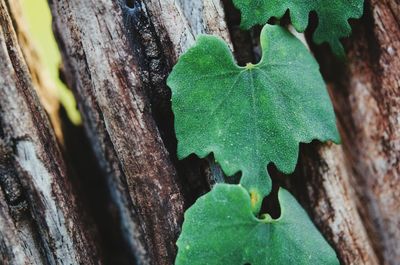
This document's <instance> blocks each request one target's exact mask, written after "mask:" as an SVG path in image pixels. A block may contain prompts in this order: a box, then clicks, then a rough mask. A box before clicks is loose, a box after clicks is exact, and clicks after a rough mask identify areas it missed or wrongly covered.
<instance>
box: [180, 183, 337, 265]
mask: <svg viewBox="0 0 400 265" xmlns="http://www.w3.org/2000/svg"><path fill="white" fill-rule="evenodd" d="M279 201H280V205H281V217H280V218H279V219H277V220H273V219H271V217H270V216H269V215H265V216H264V217H263V218H262V219H258V218H256V217H255V216H254V215H253V214H252V210H251V205H250V196H249V194H248V192H247V191H246V190H245V189H244V188H242V187H240V186H239V185H228V184H217V185H216V186H215V187H214V189H213V190H212V191H211V192H210V193H208V194H206V195H204V196H203V197H201V198H199V199H198V200H197V202H196V203H195V204H194V205H193V206H192V207H191V208H190V209H189V210H188V211H187V212H186V213H185V222H184V224H183V229H182V234H181V236H180V237H179V239H178V242H177V245H178V250H179V251H178V256H177V258H176V262H175V264H176V265H189V264H190V265H197V264H198V265H204V264H208V265H214V264H215V265H220V264H221V265H225V264H232V265H236V264H237V265H243V264H246V263H250V264H251V265H287V264H296V265H305V264H310V265H316V264H318V265H319V264H320V265H332V264H335V265H336V264H339V262H338V260H337V258H336V254H335V252H334V251H333V249H332V248H331V247H330V246H329V245H328V243H327V242H326V241H325V240H324V238H323V237H322V236H321V234H320V233H319V232H318V230H317V229H316V228H315V226H314V225H313V223H312V222H311V221H310V219H309V218H308V216H307V214H306V212H305V211H304V210H303V209H302V208H301V206H300V205H299V204H298V203H297V201H296V200H295V199H294V198H293V197H292V195H290V193H289V192H287V191H286V190H283V189H280V191H279Z"/></svg>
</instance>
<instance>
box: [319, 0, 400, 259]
mask: <svg viewBox="0 0 400 265" xmlns="http://www.w3.org/2000/svg"><path fill="white" fill-rule="evenodd" d="M399 6H400V3H399V1H398V0H385V1H376V0H370V1H366V9H365V10H366V13H365V15H364V17H363V19H362V20H361V21H360V22H358V23H356V26H355V27H354V32H353V34H352V37H351V38H350V40H349V41H347V42H346V49H347V51H348V53H347V56H348V62H347V65H346V66H345V67H343V66H342V65H339V66H338V65H331V64H332V63H331V62H330V61H329V60H326V59H325V60H324V58H323V57H322V59H321V62H322V67H323V69H325V71H326V72H331V74H330V75H331V76H329V74H327V76H329V79H330V81H331V82H332V84H333V88H332V94H333V98H334V104H335V107H336V109H337V112H338V119H339V121H340V126H341V127H342V132H343V134H342V137H343V146H344V149H345V151H346V158H347V160H348V161H349V164H350V167H351V169H352V175H353V177H352V179H351V181H352V182H351V183H352V185H353V186H354V188H355V189H356V193H357V195H358V198H359V201H358V209H359V212H360V213H361V216H362V219H363V222H364V223H365V224H366V227H367V230H368V233H369V234H370V237H371V239H372V240H373V243H374V247H375V250H376V253H377V254H378V255H379V258H380V262H382V263H383V264H390V265H395V264H400V215H399V209H400V160H399V159H400V118H399V117H400V74H399V73H400V59H399V58H400V26H399V25H400V24H399V22H400V19H399V18H400V8H399ZM335 69H336V70H335Z"/></svg>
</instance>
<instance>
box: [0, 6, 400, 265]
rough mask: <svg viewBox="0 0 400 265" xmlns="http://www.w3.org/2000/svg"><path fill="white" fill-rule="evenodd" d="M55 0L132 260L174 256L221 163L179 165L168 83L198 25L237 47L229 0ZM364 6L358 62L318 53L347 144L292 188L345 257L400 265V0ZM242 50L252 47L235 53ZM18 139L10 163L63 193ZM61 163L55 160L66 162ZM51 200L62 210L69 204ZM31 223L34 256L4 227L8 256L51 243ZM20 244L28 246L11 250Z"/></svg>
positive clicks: (68, 61) (317, 155) (5, 217)
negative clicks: (187, 217)
mask: <svg viewBox="0 0 400 265" xmlns="http://www.w3.org/2000/svg"><path fill="white" fill-rule="evenodd" d="M0 1H3V0H0ZM49 2H50V5H51V8H52V13H53V16H54V28H55V32H56V35H57V39H58V42H59V45H60V48H61V50H62V53H63V60H64V64H65V69H66V72H65V74H66V80H67V82H68V84H69V86H70V87H72V88H73V89H74V92H75V95H76V98H77V100H78V105H79V108H80V110H81V112H82V114H83V118H84V126H85V128H86V134H87V136H88V139H89V140H90V142H91V145H92V148H93V150H94V153H95V154H96V159H97V162H98V163H99V165H100V167H101V168H102V171H103V172H102V173H103V175H104V177H105V178H106V180H107V183H108V186H109V190H110V193H111V195H112V197H113V204H114V205H115V206H116V207H117V208H118V213H119V219H120V229H121V231H122V233H123V234H124V236H125V241H126V243H127V245H128V247H129V250H130V252H131V254H132V258H133V260H134V262H135V263H136V264H172V263H173V261H174V257H175V254H176V247H175V241H176V238H177V236H178V234H179V231H180V225H181V222H182V216H183V210H184V209H185V208H186V207H187V206H188V205H190V204H191V203H192V202H193V198H196V197H197V196H198V195H200V194H201V193H202V192H204V191H206V190H207V189H208V188H209V187H208V185H207V183H200V184H198V185H199V187H198V189H199V190H196V191H195V188H196V187H195V186H196V185H197V184H194V183H193V182H196V181H198V182H201V181H200V179H205V178H207V177H210V175H213V173H208V174H207V173H205V172H212V171H215V164H213V163H212V162H211V163H205V165H202V164H201V163H199V161H197V160H196V159H194V160H193V159H188V161H183V162H178V161H176V158H175V151H176V150H175V144H176V139H175V137H174V132H173V121H172V119H173V116H172V112H171V109H170V102H169V99H170V91H169V89H168V88H167V87H166V85H165V79H166V77H167V75H168V73H169V71H170V70H171V68H172V66H173V65H174V64H175V63H176V60H177V58H178V57H179V56H180V55H181V54H182V53H184V52H185V51H186V50H187V49H188V48H189V47H191V46H192V45H193V44H194V41H195V39H196V36H197V35H198V34H201V33H210V34H214V35H218V36H220V37H222V38H223V39H224V40H226V41H227V42H228V43H229V45H230V46H231V47H232V46H235V44H231V42H230V38H229V32H228V29H227V25H226V22H225V14H224V9H223V7H222V5H221V3H220V1H218V0H204V1H199V0H189V1H185V0H165V1H164V0H163V1H159V0H148V1H140V0H137V1H129V0H128V1H124V0H118V1H112V0H101V1H96V2H92V1H79V0H72V1H60V0H50V1H49ZM224 3H228V1H224ZM226 10H229V9H226ZM366 10H367V14H366V15H365V16H364V19H363V20H362V21H361V22H360V23H358V24H357V25H356V29H355V33H354V36H353V37H352V38H351V41H350V42H346V47H347V49H348V51H349V52H348V57H349V60H348V62H347V65H346V66H343V65H342V64H339V65H335V64H334V63H332V61H334V60H332V59H331V58H330V57H329V55H327V54H329V52H328V53H327V52H326V51H324V52H323V53H322V54H321V52H318V51H317V52H316V57H317V58H318V59H319V61H320V62H321V65H322V72H324V74H325V76H326V80H327V81H329V88H330V89H329V90H330V92H331V95H332V97H333V99H334V105H335V110H336V112H337V113H338V120H339V127H340V130H341V134H342V137H343V146H336V145H332V144H325V145H322V144H312V145H311V146H308V147H306V148H305V149H304V150H303V152H302V156H301V158H300V160H301V166H300V172H297V174H296V175H298V176H293V178H296V177H298V179H296V180H291V181H290V182H291V183H290V184H289V185H290V187H291V190H292V191H294V193H295V194H296V195H297V196H298V198H300V200H301V201H302V203H303V205H305V207H306V208H307V209H308V211H309V213H310V214H311V217H312V219H313V221H314V222H315V223H316V224H317V226H318V227H319V228H320V229H321V232H322V233H323V234H324V236H325V237H326V238H327V239H328V241H329V242H330V244H331V245H332V246H333V247H334V248H335V250H336V251H337V253H338V256H339V257H340V259H341V261H342V262H343V264H385V265H386V264H387V265H397V264H399V263H400V262H399V249H400V246H399V242H400V240H399V239H400V236H399V233H400V232H399V227H400V221H399V218H400V217H399V215H398V214H397V212H398V209H399V208H400V205H399V200H400V195H399V187H400V186H399V184H400V183H399V170H400V166H399V157H400V146H399V141H400V140H399V139H400V136H399V132H400V128H399V127H400V126H399V118H398V117H399V109H400V103H399V100H398V99H399V91H400V90H399V83H400V81H399V74H398V73H399V71H400V65H399V64H400V62H399V61H400V60H399V59H398V58H399V51H400V44H399V38H400V33H399V27H398V25H399V17H400V13H399V12H400V9H399V3H398V1H397V0H385V1H376V0H370V1H367V5H366ZM229 23H231V22H230V21H229V20H228V24H229ZM229 26H230V27H231V26H232V25H229ZM231 33H232V32H231ZM232 35H233V36H235V38H236V35H240V36H242V37H243V36H244V39H246V38H250V34H249V35H248V36H247V37H246V35H243V34H242V33H240V32H238V31H237V30H236V31H235V33H234V34H232ZM0 36H1V35H0ZM244 39H241V40H240V41H241V42H244ZM0 40H1V39H0ZM234 41H235V40H234ZM248 41H249V43H251V44H252V45H253V44H254V43H256V42H253V41H252V40H251V39H248ZM235 47H240V45H238V46H235ZM248 50H250V51H251V50H253V52H254V50H257V49H255V48H254V47H253V48H252V49H251V48H249V49H248ZM246 52H248V51H246ZM236 55H237V56H239V57H240V56H241V55H242V54H241V52H240V51H236ZM243 55H244V54H243ZM248 57H249V56H248V55H244V56H243V58H248ZM254 57H255V58H257V54H256V55H255V56H254ZM326 58H328V60H327V59H326ZM377 73H379V74H377ZM0 79H1V78H0ZM7 96H9V97H10V98H11V95H7ZM14 97H15V95H14ZM1 104H4V103H3V102H2V103H0V105H1ZM21 106H23V104H21ZM33 113H35V112H33ZM28 116H29V115H28ZM0 117H1V115H0ZM42 118H43V117H42ZM47 126H48V125H47ZM33 134H34V132H33ZM18 139H19V138H18ZM8 145H9V144H4V146H5V147H4V148H3V150H9V147H8ZM0 147H1V145H0ZM12 147H13V149H12V150H13V152H14V155H13V156H12V157H13V158H12V159H11V160H7V159H5V160H1V161H0V162H1V163H3V165H4V163H5V164H7V163H9V164H10V165H12V166H9V167H11V168H13V167H14V165H17V166H18V168H17V169H16V172H17V173H16V174H25V173H26V172H28V173H29V172H30V173H31V175H34V174H35V172H36V173H37V172H40V176H42V178H38V177H37V180H38V181H41V182H37V183H36V184H37V185H38V186H39V184H40V186H41V187H42V189H41V190H39V193H40V194H43V195H44V196H45V197H46V196H49V194H51V193H49V190H50V189H52V188H53V189H55V190H57V189H58V187H57V185H56V187H53V186H52V185H50V186H49V185H48V179H50V178H51V176H49V174H47V173H48V172H47V171H46V168H43V167H42V165H41V161H42V159H43V158H42V157H41V156H43V155H45V158H47V156H46V154H42V153H39V154H40V155H37V154H38V151H37V150H36V149H35V148H37V147H33V146H32V142H31V141H30V138H28V140H27V139H26V138H21V139H19V141H18V142H12ZM0 151H1V150H0ZM0 155H1V154H0ZM4 157H5V156H4ZM55 157H57V155H56V156H55ZM0 159H1V157H0ZM55 160H56V161H53V163H58V162H59V161H58V160H57V159H55ZM7 161H8V162H7ZM10 161H11V162H10ZM57 161H58V162H57ZM32 163H33V164H34V165H35V166H32ZM60 163H62V162H60ZM45 165H47V164H45ZM210 166H211V167H210ZM201 167H205V170H204V168H203V169H200V168H201ZM182 168H183V169H182ZM1 170H4V167H3V168H1V167H0V171H1ZM61 171H62V172H61V173H60V174H61V175H62V174H63V170H61ZM216 171H218V170H216ZM19 172H25V173H19ZM46 172H47V173H46ZM0 173H1V172H0ZM50 175H51V174H50ZM99 177H100V176H99ZM10 179H11V178H7V181H3V182H4V183H5V184H3V186H4V187H5V186H6V185H7V187H9V188H8V189H7V190H14V189H16V190H18V189H19V187H20V186H21V185H22V186H24V185H26V184H24V182H22V183H20V184H19V183H14V182H12V181H9V180H10ZM293 184H295V186H293ZM15 194H16V195H18V194H19V193H18V192H17V193H15ZM16 195H14V197H13V196H10V195H9V194H8V193H7V192H3V193H1V192H0V199H2V198H5V199H6V201H7V200H8V201H19V200H21V201H22V202H23V201H24V200H23V199H21V198H22V197H21V198H19V197H18V196H16ZM3 204H4V203H3ZM47 204H48V206H49V208H50V209H53V210H54V209H58V205H57V200H56V202H55V204H53V202H51V203H47ZM17 206H18V207H14V208H13V209H12V210H7V211H4V210H2V209H3V208H0V227H1V226H2V225H3V227H4V226H5V225H9V224H12V223H13V222H11V223H10V220H12V218H13V217H12V216H13V215H15V213H20V212H23V213H26V207H27V206H26V205H25V204H23V203H22V204H17ZM0 207H1V205H0ZM20 215H21V214H20ZM10 218H11V219H10ZM23 220H25V219H23ZM27 220H28V221H27V222H25V223H24V229H25V230H26V231H31V232H30V233H28V234H32V235H33V236H32V237H31V238H28V239H24V240H30V242H33V243H32V244H30V246H31V247H32V250H31V252H32V253H33V254H29V253H28V254H27V253H26V251H25V250H24V248H20V247H18V246H21V245H22V244H21V242H22V241H21V239H20V238H18V237H16V236H15V235H17V236H18V233H19V231H20V230H18V229H15V230H14V229H10V230H9V231H2V229H0V233H2V234H1V235H2V236H3V238H5V239H10V240H3V241H2V240H1V238H0V247H2V246H4V249H7V251H8V252H7V253H10V254H9V255H7V256H5V257H6V258H8V257H11V259H14V263H15V262H16V261H18V262H20V261H23V260H26V259H29V258H30V257H29V255H33V256H35V258H34V259H35V260H38V259H39V258H43V255H42V254H41V253H42V252H43V251H47V249H46V248H44V249H42V247H41V245H40V243H37V242H38V236H39V235H38V234H35V233H33V232H32V231H34V229H35V227H34V225H35V223H34V222H33V221H32V220H31V219H29V218H28V219H27ZM20 227H21V224H20ZM19 229H21V228H19ZM67 230H68V229H67ZM67 230H65V231H66V232H68V231H67ZM63 231H64V230H60V232H63ZM45 236H47V235H45ZM88 237H90V236H88ZM72 241H73V240H72ZM35 242H36V243H35ZM11 244H13V245H14V244H15V246H17V247H15V248H14V249H12V248H11ZM78 245H79V244H78ZM83 245H84V244H83ZM55 246H56V247H57V245H55ZM51 247H54V246H51ZM64 248H65V249H67V250H66V251H67V252H68V251H69V250H73V248H74V246H73V245H68V244H65V246H64ZM24 251H25V252H24ZM60 251H65V250H60ZM56 252H57V251H56ZM72 252H73V251H71V253H72ZM35 253H36V254H35ZM59 254H60V255H61V254H62V252H59ZM75 254H76V255H77V256H79V253H75ZM27 255H28V256H27ZM96 255H97V254H96ZM72 256H73V255H72ZM0 258H3V257H2V256H1V255H0ZM87 258H88V259H89V260H90V258H91V257H89V256H88V257H87ZM99 260H100V261H101V258H100V259H99ZM11 264H13V263H11ZM16 264H18V263H16ZM28 264H29V263H28ZM38 264H40V262H39V263H38ZM87 264H91V263H90V261H88V263H87Z"/></svg>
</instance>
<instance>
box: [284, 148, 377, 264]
mask: <svg viewBox="0 0 400 265" xmlns="http://www.w3.org/2000/svg"><path fill="white" fill-rule="evenodd" d="M302 151H303V152H301V160H302V161H301V162H300V164H301V166H300V168H301V169H302V170H301V174H297V175H295V176H292V178H293V179H292V180H291V181H292V184H293V183H294V186H293V187H292V188H293V189H294V190H295V192H296V193H297V196H298V197H299V198H300V199H302V202H303V204H305V205H306V207H307V210H308V211H309V212H310V214H311V217H312V219H313V221H314V222H315V224H316V225H317V227H318V228H319V229H320V231H321V233H323V235H324V236H325V238H326V239H327V240H328V242H330V243H331V245H332V247H333V248H334V249H335V250H336V253H337V254H338V257H339V258H340V260H341V261H342V263H343V264H349V265H350V264H352V265H360V264H369V265H374V264H378V259H377V257H376V254H375V252H374V249H373V247H372V244H371V242H370V239H369V237H368V235H367V233H366V231H365V227H364V224H363V222H362V220H361V218H360V215H359V213H358V211H357V207H356V196H355V193H354V190H353V188H352V185H351V182H350V179H349V170H348V168H347V163H346V158H345V155H344V152H343V149H342V146H340V145H335V144H320V143H319V144H317V143H314V144H310V145H308V146H306V147H304V148H302ZM350 172H351V171H350Z"/></svg>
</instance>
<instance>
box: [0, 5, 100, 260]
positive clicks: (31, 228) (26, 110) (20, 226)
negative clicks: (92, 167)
mask: <svg viewBox="0 0 400 265" xmlns="http://www.w3.org/2000/svg"><path fill="white" fill-rule="evenodd" d="M0 72H1V75H0V98H1V101H0V190H1V191H0V200H1V203H0V253H1V255H0V257H1V260H0V263H2V264H18V265H19V264H66V263H68V264H95V263H96V264H98V263H100V264H101V263H102V262H101V260H102V259H101V256H100V254H99V249H98V246H97V243H96V241H95V240H94V238H93V234H94V233H93V231H92V229H90V228H89V226H87V224H86V223H84V222H83V219H82V218H81V217H82V216H84V214H82V213H83V212H82V209H80V208H79V207H78V204H77V202H76V201H75V195H74V193H73V192H72V190H71V185H70V182H69V180H68V178H67V174H66V167H65V163H64V161H63V158H62V156H61V153H60V150H59V148H58V145H57V142H56V139H55V136H54V132H53V130H52V129H51V126H50V123H49V120H48V118H47V116H46V114H45V112H44V111H43V109H42V107H41V105H40V103H39V100H38V97H37V95H36V92H35V91H34V87H33V84H32V79H31V77H30V74H29V71H28V68H27V65H26V63H25V60H24V57H23V55H22V52H21V50H20V47H19V44H18V41H17V37H16V33H15V31H14V28H13V24H12V20H11V17H10V13H9V10H8V8H7V6H6V3H5V2H4V0H0Z"/></svg>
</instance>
